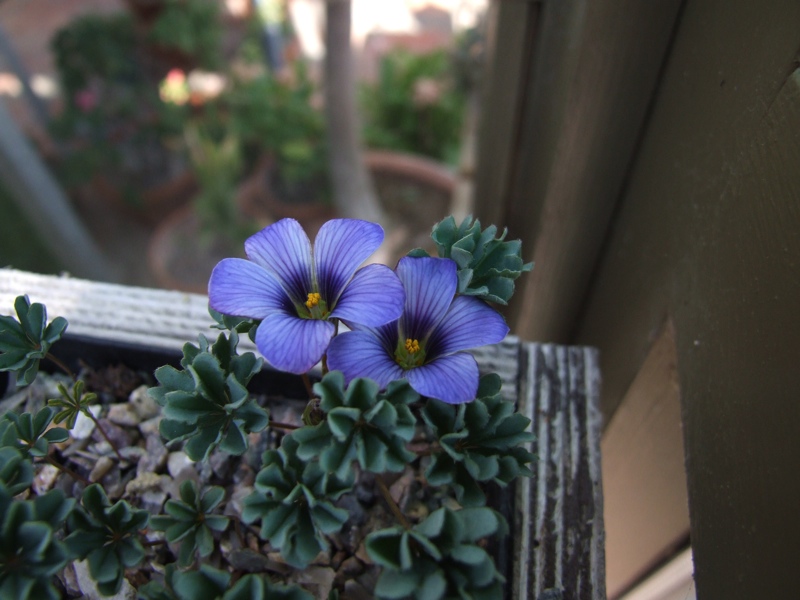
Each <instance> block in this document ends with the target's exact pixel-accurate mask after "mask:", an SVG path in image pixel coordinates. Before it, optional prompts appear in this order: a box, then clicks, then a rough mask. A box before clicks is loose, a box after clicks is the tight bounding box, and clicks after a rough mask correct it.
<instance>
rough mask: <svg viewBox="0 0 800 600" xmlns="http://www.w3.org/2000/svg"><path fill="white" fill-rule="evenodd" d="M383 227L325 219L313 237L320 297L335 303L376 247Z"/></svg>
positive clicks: (380, 239)
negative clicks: (314, 237) (314, 238)
mask: <svg viewBox="0 0 800 600" xmlns="http://www.w3.org/2000/svg"><path fill="white" fill-rule="evenodd" d="M382 241H383V229H382V228H381V226H380V225H377V224H376V223H370V222H369V221H361V220H358V219H334V220H332V221H328V222H327V223H325V224H324V225H323V226H322V227H321V228H320V230H319V233H318V234H317V239H316V240H315V241H314V261H315V263H316V269H317V283H318V284H319V291H320V293H321V294H322V297H323V298H325V299H326V300H327V301H328V303H329V304H332V303H335V302H336V299H337V298H338V296H339V294H341V293H342V290H343V289H344V286H345V285H347V282H348V281H349V280H350V278H351V277H352V276H353V273H355V272H356V269H357V268H358V267H359V266H360V265H361V263H363V262H364V261H365V260H367V259H368V258H369V257H370V255H371V254H372V253H373V252H375V250H377V249H378V247H379V246H380V245H381V242H382Z"/></svg>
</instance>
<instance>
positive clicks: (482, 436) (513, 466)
mask: <svg viewBox="0 0 800 600" xmlns="http://www.w3.org/2000/svg"><path fill="white" fill-rule="evenodd" d="M500 383H501V382H500V377H498V376H497V375H496V374H492V375H487V376H485V377H483V378H482V379H481V382H480V385H479V387H478V397H477V399H476V400H475V401H474V402H470V403H468V404H459V405H457V406H453V405H452V404H445V403H444V402H439V401H438V400H429V401H428V403H427V405H426V406H425V409H424V410H423V412H422V417H423V419H425V422H426V423H427V424H428V425H430V427H431V428H433V430H434V432H435V433H436V435H437V437H438V440H439V445H440V446H441V448H442V450H444V451H443V452H439V453H438V454H436V455H434V457H433V459H432V461H431V464H430V466H429V467H428V470H427V472H426V473H425V476H426V478H427V479H428V483H430V484H432V485H452V486H453V488H454V489H455V492H456V498H457V499H458V501H459V502H461V503H463V504H464V505H465V506H481V505H483V504H484V503H485V501H486V497H485V495H484V493H483V491H482V490H481V487H480V485H479V482H487V481H494V482H495V483H497V484H499V485H501V486H506V485H507V484H509V483H511V482H512V481H513V480H514V479H516V478H517V477H519V476H521V475H522V476H526V477H530V476H532V475H533V473H532V472H531V471H530V469H529V468H528V466H527V464H528V463H530V462H531V461H532V460H533V459H534V458H535V457H534V455H533V454H531V453H530V452H528V450H526V449H525V448H524V447H523V446H522V445H521V444H523V443H526V442H530V441H532V440H533V439H534V436H533V434H532V433H530V432H529V431H527V429H528V426H529V425H530V419H528V418H527V417H525V416H523V415H521V414H519V413H518V412H516V411H515V409H514V405H513V403H511V402H508V401H506V400H503V399H502V398H501V397H500Z"/></svg>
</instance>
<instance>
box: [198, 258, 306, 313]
mask: <svg viewBox="0 0 800 600" xmlns="http://www.w3.org/2000/svg"><path fill="white" fill-rule="evenodd" d="M208 302H209V304H210V305H211V308H213V309H214V310H216V311H219V312H221V313H222V314H224V315H232V316H236V317H250V318H251V319H263V318H264V317H266V316H267V315H270V314H272V313H273V312H276V311H290V310H292V308H293V307H292V303H291V302H290V301H289V297H288V296H287V295H286V292H285V291H284V290H283V288H282V287H281V285H280V283H278V281H277V280H276V279H275V278H274V277H273V276H272V275H270V273H269V272H268V271H267V270H266V269H264V268H263V267H260V266H258V265H257V264H255V263H253V262H250V261H249V260H244V259H241V258H226V259H224V260H222V261H220V262H219V264H218V265H217V266H216V267H214V270H213V271H212V272H211V277H210V279H209V280H208Z"/></svg>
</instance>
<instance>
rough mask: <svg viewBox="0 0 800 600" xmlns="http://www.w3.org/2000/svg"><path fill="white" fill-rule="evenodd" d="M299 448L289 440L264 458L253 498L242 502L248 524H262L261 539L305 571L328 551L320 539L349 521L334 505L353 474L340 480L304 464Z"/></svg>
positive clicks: (343, 512) (344, 490)
mask: <svg viewBox="0 0 800 600" xmlns="http://www.w3.org/2000/svg"><path fill="white" fill-rule="evenodd" d="M297 447H298V443H297V440H295V439H294V437H293V436H292V435H287V436H286V437H284V438H283V443H282V444H281V447H280V448H279V449H278V450H267V451H266V452H265V453H264V460H263V463H264V468H263V469H261V471H260V472H259V473H258V475H257V476H256V482H255V488H256V490H255V492H253V494H251V495H250V496H248V497H247V498H246V499H245V502H244V510H243V512H242V518H243V519H244V521H245V522H246V523H252V522H253V521H256V520H257V519H261V537H262V538H264V539H267V540H269V542H270V543H271V544H272V545H273V546H275V547H276V548H278V549H279V550H280V551H281V554H282V555H283V557H284V558H285V559H286V562H288V563H289V564H290V565H293V566H296V567H299V568H303V567H305V566H307V565H308V564H309V563H310V562H311V561H312V560H313V559H314V558H315V557H316V556H317V554H319V553H320V552H322V551H323V550H325V549H327V547H328V543H327V542H326V541H325V538H324V535H325V534H331V533H334V532H336V531H339V530H340V529H341V527H342V525H344V523H345V521H347V516H348V513H347V511H346V510H343V509H341V508H337V507H335V506H334V505H333V504H332V502H333V501H334V500H336V499H337V498H339V497H340V496H341V495H342V494H344V493H345V492H347V491H349V490H350V489H351V488H352V485H353V477H354V474H353V473H352V472H351V473H350V474H349V475H350V477H349V478H348V479H347V480H341V479H339V478H338V477H336V475H334V474H333V473H328V472H327V471H325V469H323V468H322V466H321V465H320V463H319V462H318V461H313V462H309V461H304V460H302V459H301V458H300V457H299V456H298V455H297Z"/></svg>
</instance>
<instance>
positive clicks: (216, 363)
mask: <svg viewBox="0 0 800 600" xmlns="http://www.w3.org/2000/svg"><path fill="white" fill-rule="evenodd" d="M238 342H239V336H238V335H237V334H236V332H235V331H232V332H231V333H230V336H227V337H226V336H225V334H224V333H223V334H220V336H219V338H217V341H216V342H215V343H214V344H213V345H210V344H209V343H208V340H207V339H206V338H205V337H203V336H200V343H199V346H194V345H193V344H186V345H184V347H183V359H182V360H181V365H182V366H183V370H178V369H175V368H173V367H170V366H163V367H161V368H159V369H157V370H156V379H158V382H159V383H160V384H161V385H159V386H158V387H155V388H151V389H150V394H151V395H152V396H153V397H154V398H155V399H156V402H158V403H159V404H160V405H161V406H163V407H164V419H163V420H162V421H161V425H160V430H161V435H163V436H164V437H165V438H166V439H168V440H187V442H186V445H185V446H184V451H185V452H186V454H187V455H188V456H189V458H191V459H192V460H203V459H205V458H206V457H208V455H209V454H210V453H211V451H212V450H213V449H214V448H216V447H217V446H219V447H220V448H221V449H222V450H225V451H226V452H229V453H230V454H235V455H239V454H242V453H244V451H245V450H246V449H247V434H248V433H251V432H254V431H261V430H263V429H264V428H265V427H266V426H267V423H268V422H269V416H268V413H267V411H266V410H264V409H263V408H261V407H260V406H259V405H258V404H257V403H256V402H255V400H254V399H253V398H251V397H250V394H249V393H248V391H247V387H246V386H247V384H248V382H249V381H250V379H251V378H252V377H253V375H255V374H256V373H257V372H258V371H259V370H260V369H261V363H262V360H261V359H260V358H256V356H255V355H254V354H253V353H252V352H247V353H245V354H242V355H241V356H239V355H237V353H236V346H237V345H238Z"/></svg>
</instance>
